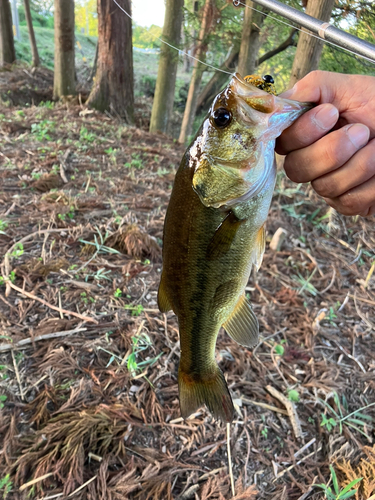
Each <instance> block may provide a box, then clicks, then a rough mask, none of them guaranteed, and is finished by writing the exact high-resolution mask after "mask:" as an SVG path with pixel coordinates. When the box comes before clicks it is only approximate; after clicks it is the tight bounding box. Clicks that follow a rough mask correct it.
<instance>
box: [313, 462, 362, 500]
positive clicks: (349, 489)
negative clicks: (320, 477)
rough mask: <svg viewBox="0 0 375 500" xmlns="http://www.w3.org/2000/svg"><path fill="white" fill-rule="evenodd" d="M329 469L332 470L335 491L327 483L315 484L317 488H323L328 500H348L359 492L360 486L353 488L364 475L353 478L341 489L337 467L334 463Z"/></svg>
mask: <svg viewBox="0 0 375 500" xmlns="http://www.w3.org/2000/svg"><path fill="white" fill-rule="evenodd" d="M329 470H330V471H331V479H332V484H333V491H332V488H331V487H330V486H327V485H326V484H314V486H316V487H317V488H322V490H323V491H324V494H325V496H326V499H327V500H346V499H347V498H351V497H353V496H354V495H355V494H356V493H357V491H358V488H357V489H353V488H354V486H355V485H356V484H358V483H359V482H360V481H362V479H363V478H362V477H359V478H357V479H353V481H351V482H350V483H349V484H348V485H347V486H345V488H343V489H342V490H340V488H339V483H338V480H337V476H336V472H335V469H334V468H333V467H332V465H330V466H329Z"/></svg>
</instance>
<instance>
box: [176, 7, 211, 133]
mask: <svg viewBox="0 0 375 500" xmlns="http://www.w3.org/2000/svg"><path fill="white" fill-rule="evenodd" d="M211 19H212V0H206V1H205V4H204V7H203V15H202V24H201V29H200V31H199V39H198V46H197V49H196V52H195V54H194V57H195V58H196V59H195V60H194V64H193V74H192V76H191V81H190V87H189V92H188V97H187V101H186V106H185V111H184V117H183V119H182V125H181V132H180V137H179V139H178V140H179V142H181V143H184V142H186V140H187V139H188V137H189V136H190V135H191V133H192V129H193V122H194V117H195V113H196V109H197V97H198V91H199V85H200V83H201V80H202V74H203V71H204V65H203V64H201V63H200V62H199V61H198V60H197V59H199V60H200V61H203V62H204V61H205V58H206V52H207V44H206V43H205V38H206V36H207V34H208V31H209V29H210V24H211Z"/></svg>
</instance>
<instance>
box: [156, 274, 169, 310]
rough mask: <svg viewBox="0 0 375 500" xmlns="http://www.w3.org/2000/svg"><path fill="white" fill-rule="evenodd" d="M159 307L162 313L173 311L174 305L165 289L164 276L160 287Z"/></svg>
mask: <svg viewBox="0 0 375 500" xmlns="http://www.w3.org/2000/svg"><path fill="white" fill-rule="evenodd" d="M158 307H159V309H160V312H162V313H166V312H168V311H170V310H171V309H172V303H171V301H170V300H169V298H168V295H167V292H166V289H165V280H164V279H163V274H162V275H161V279H160V285H159V290H158Z"/></svg>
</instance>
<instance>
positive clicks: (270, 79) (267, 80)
mask: <svg viewBox="0 0 375 500" xmlns="http://www.w3.org/2000/svg"><path fill="white" fill-rule="evenodd" d="M262 79H263V81H264V83H275V80H274V79H273V77H272V76H271V75H263V76H262Z"/></svg>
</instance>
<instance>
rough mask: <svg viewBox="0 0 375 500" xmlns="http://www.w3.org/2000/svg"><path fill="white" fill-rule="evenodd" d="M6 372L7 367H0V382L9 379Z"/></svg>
mask: <svg viewBox="0 0 375 500" xmlns="http://www.w3.org/2000/svg"><path fill="white" fill-rule="evenodd" d="M7 372H8V367H7V366H6V365H0V378H1V379H2V380H6V379H7V378H9V375H8V373H7Z"/></svg>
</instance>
